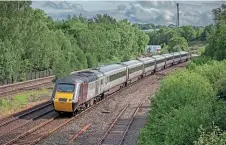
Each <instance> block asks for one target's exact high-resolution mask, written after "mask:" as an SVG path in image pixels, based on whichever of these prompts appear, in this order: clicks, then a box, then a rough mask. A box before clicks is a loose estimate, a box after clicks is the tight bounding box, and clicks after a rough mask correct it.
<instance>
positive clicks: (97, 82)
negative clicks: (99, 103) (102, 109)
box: [95, 80, 99, 96]
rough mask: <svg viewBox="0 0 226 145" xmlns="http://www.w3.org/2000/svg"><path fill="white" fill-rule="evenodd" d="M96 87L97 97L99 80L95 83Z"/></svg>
mask: <svg viewBox="0 0 226 145" xmlns="http://www.w3.org/2000/svg"><path fill="white" fill-rule="evenodd" d="M95 86H96V89H95V96H96V95H98V94H99V80H97V81H96V82H95Z"/></svg>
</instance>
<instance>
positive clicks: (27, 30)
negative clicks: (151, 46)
mask: <svg viewBox="0 0 226 145" xmlns="http://www.w3.org/2000/svg"><path fill="white" fill-rule="evenodd" d="M18 4H19V5H18ZM30 5H31V1H20V2H17V1H1V2H0V9H1V12H0V54H1V57H0V74H1V75H0V81H1V80H3V79H7V78H12V77H13V78H16V77H17V76H18V74H21V75H23V74H26V73H29V72H32V71H41V70H46V69H53V72H54V74H55V75H57V76H58V77H61V76H63V75H68V74H69V73H70V72H71V71H74V70H80V69H85V68H88V67H94V66H97V65H100V64H106V63H111V62H119V61H122V60H128V59H130V58H134V57H135V56H137V55H138V54H141V53H143V52H144V49H145V47H146V45H147V43H148V41H149V37H148V35H146V34H145V33H144V32H142V31H140V30H139V28H138V27H136V26H132V24H131V23H130V22H128V21H127V20H121V21H116V20H115V19H114V18H112V17H110V16H108V15H106V14H105V15H97V16H96V17H94V18H91V19H88V18H85V17H83V16H78V17H76V16H73V17H69V18H68V19H67V20H64V21H55V20H53V19H52V18H51V17H48V16H47V15H46V13H44V12H43V11H42V10H39V9H32V8H31V6H30ZM14 80H16V79H14Z"/></svg>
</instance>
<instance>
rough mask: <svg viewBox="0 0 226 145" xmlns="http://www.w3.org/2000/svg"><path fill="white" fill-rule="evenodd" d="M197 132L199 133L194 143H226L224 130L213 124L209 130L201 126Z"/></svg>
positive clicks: (220, 144) (201, 144)
mask: <svg viewBox="0 0 226 145" xmlns="http://www.w3.org/2000/svg"><path fill="white" fill-rule="evenodd" d="M199 133H200V134H201V135H200V137H199V139H198V140H197V141H195V142H194V145H207V144H208V145H226V132H223V131H222V130H221V129H220V128H219V127H218V126H213V127H212V129H211V130H210V131H207V130H205V129H204V128H203V127H202V126H201V127H200V129H199Z"/></svg>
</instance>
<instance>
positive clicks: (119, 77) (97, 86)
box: [51, 51, 191, 116]
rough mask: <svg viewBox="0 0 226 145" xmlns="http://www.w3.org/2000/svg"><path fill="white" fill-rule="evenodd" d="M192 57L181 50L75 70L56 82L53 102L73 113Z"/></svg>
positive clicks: (57, 106) (56, 106)
mask: <svg viewBox="0 0 226 145" xmlns="http://www.w3.org/2000/svg"><path fill="white" fill-rule="evenodd" d="M189 59H191V54H190V53H189V52H186V51H180V52H174V53H168V54H162V55H154V56H151V57H143V58H137V59H135V60H130V61H126V62H122V63H115V64H110V65H104V66H99V67H95V68H91V69H88V70H81V71H77V72H72V73H71V74H70V75H68V76H66V77H62V78H60V79H58V80H57V81H56V83H55V86H54V89H53V93H52V98H51V102H52V105H53V107H54V110H55V111H56V112H57V113H59V114H62V113H65V112H68V113H72V114H73V116H74V115H75V114H76V112H78V111H80V110H83V109H85V108H88V107H90V106H92V105H93V104H95V103H96V102H98V101H100V100H102V99H104V98H105V97H106V96H108V95H110V94H112V93H114V92H115V91H118V90H120V89H121V88H123V87H126V86H127V85H129V84H131V83H133V82H136V81H138V80H140V79H142V78H143V77H146V76H148V75H151V74H154V73H155V72H157V71H160V70H162V69H165V68H167V67H170V66H173V65H176V64H178V63H182V62H185V61H188V60H189Z"/></svg>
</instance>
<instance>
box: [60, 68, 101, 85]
mask: <svg viewBox="0 0 226 145" xmlns="http://www.w3.org/2000/svg"><path fill="white" fill-rule="evenodd" d="M97 79H98V76H97V74H96V73H95V72H92V71H81V72H77V73H74V74H71V75H70V76H66V77H63V78H60V79H58V80H57V83H70V84H74V83H75V82H84V83H89V82H92V81H96V80H97Z"/></svg>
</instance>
